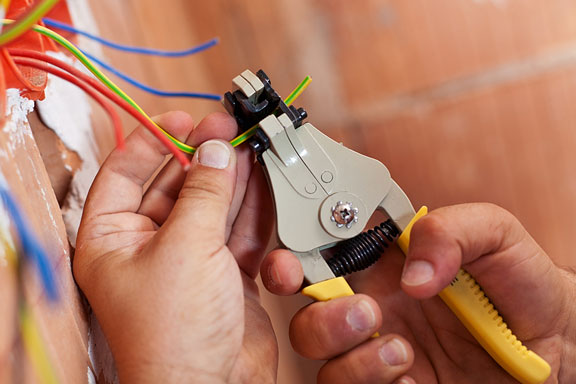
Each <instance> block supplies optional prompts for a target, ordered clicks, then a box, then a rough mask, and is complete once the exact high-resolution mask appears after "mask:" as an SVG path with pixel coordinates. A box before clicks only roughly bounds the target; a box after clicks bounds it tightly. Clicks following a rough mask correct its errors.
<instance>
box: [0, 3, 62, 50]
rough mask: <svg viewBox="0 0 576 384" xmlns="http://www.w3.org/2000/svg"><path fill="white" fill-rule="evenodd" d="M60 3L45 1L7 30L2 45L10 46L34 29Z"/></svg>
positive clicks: (0, 43)
mask: <svg viewBox="0 0 576 384" xmlns="http://www.w3.org/2000/svg"><path fill="white" fill-rule="evenodd" d="M58 1H59V0H44V1H43V2H42V3H40V4H39V5H38V6H36V7H35V8H33V9H32V10H31V11H30V13H28V14H27V15H25V16H24V18H23V19H21V20H20V21H18V22H17V23H15V24H13V26H12V27H11V28H7V29H6V31H4V33H2V34H0V45H6V44H8V43H9V42H11V41H13V40H14V39H16V38H18V37H19V36H21V35H22V34H23V33H25V32H26V31H28V30H29V29H30V28H32V26H33V25H34V24H35V23H36V22H37V21H38V20H40V19H41V18H42V17H43V16H44V15H45V14H47V13H48V11H50V10H51V9H52V8H53V7H54V6H55V5H56V3H57V2H58Z"/></svg>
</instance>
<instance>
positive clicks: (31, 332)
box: [0, 233, 59, 384]
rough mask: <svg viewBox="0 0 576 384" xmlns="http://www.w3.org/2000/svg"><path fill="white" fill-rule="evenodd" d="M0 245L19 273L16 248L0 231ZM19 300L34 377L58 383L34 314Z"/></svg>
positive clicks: (19, 309)
mask: <svg viewBox="0 0 576 384" xmlns="http://www.w3.org/2000/svg"><path fill="white" fill-rule="evenodd" d="M0 247H2V248H3V249H4V254H5V255H6V260H7V261H8V265H9V266H10V267H11V269H12V270H13V271H15V273H19V269H20V268H19V260H18V256H17V253H16V250H15V249H14V246H13V245H12V242H11V241H9V240H8V239H7V238H6V236H5V234H4V233H0ZM19 279H21V277H19ZM19 284H21V282H20V283H19ZM19 301H20V302H19V305H18V320H19V324H20V336H21V337H22V344H23V346H24V349H25V350H26V353H27V354H28V357H29V359H30V362H31V364H32V367H33V368H34V371H35V373H36V377H37V378H38V379H39V382H40V383H42V384H58V383H59V380H58V377H57V375H56V371H55V369H54V366H53V365H52V363H51V360H50V355H49V353H48V348H47V347H46V345H45V343H44V340H43V338H42V335H41V333H40V329H39V327H38V324H37V323H36V321H35V319H34V315H33V314H32V312H31V310H30V307H29V305H28V303H27V302H26V299H23V298H20V300H19Z"/></svg>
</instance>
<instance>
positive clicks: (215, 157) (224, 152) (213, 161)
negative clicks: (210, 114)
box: [198, 140, 230, 169]
mask: <svg viewBox="0 0 576 384" xmlns="http://www.w3.org/2000/svg"><path fill="white" fill-rule="evenodd" d="M198 162H199V163H200V164H202V165H204V166H206V167H210V168H217V169H224V168H226V167H227V166H228V163H229V162H230V150H229V149H228V147H227V146H226V144H224V143H222V142H220V141H217V140H210V141H207V142H205V143H204V144H202V145H201V146H200V148H198Z"/></svg>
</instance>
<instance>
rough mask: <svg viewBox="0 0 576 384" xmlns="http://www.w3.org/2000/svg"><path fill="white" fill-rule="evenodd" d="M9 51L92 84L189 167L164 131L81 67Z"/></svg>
mask: <svg viewBox="0 0 576 384" xmlns="http://www.w3.org/2000/svg"><path fill="white" fill-rule="evenodd" d="M9 52H10V53H11V54H14V55H22V56H26V57H31V58H34V59H36V60H42V61H36V60H30V61H26V60H25V59H22V58H18V57H15V58H14V60H15V61H16V62H17V63H22V64H25V65H30V66H34V67H36V68H43V69H44V70H46V71H47V72H50V73H52V74H53V75H55V76H58V77H62V78H63V79H64V80H67V81H70V82H72V83H74V84H75V85H78V86H79V87H82V89H86V88H85V87H86V85H90V86H91V87H92V88H95V89H96V90H97V91H99V92H100V93H102V94H103V95H104V96H106V97H107V98H108V99H110V100H111V101H112V102H114V103H115V104H117V105H118V106H119V107H120V108H122V109H124V110H125V111H126V112H128V113H129V114H130V115H131V116H133V117H134V118H135V119H136V120H138V121H139V122H140V123H141V124H142V125H143V126H144V127H145V128H147V129H148V130H149V131H151V132H152V134H154V136H156V138H158V139H159V140H160V142H161V143H162V144H164V145H165V146H166V147H167V148H168V149H170V151H171V152H172V154H173V155H174V157H176V158H177V159H178V161H179V162H180V164H182V166H183V167H184V168H185V169H187V168H188V167H189V166H190V161H189V160H188V158H187V157H186V156H185V155H184V153H183V152H181V151H179V150H178V148H177V147H176V146H175V145H174V143H172V142H171V141H170V140H169V139H168V138H167V137H166V136H165V135H163V134H162V132H160V131H159V130H158V129H157V128H156V126H155V125H153V124H151V123H150V121H149V120H147V119H146V118H145V117H144V116H143V115H142V114H141V113H139V112H138V111H137V110H136V109H135V108H134V107H132V106H131V105H130V104H128V103H127V102H126V101H125V100H124V99H122V98H121V97H119V96H118V95H116V94H115V93H113V92H112V91H111V90H110V89H108V88H106V87H105V86H104V85H102V84H101V83H99V82H98V81H97V80H96V79H94V78H92V77H90V76H88V75H87V74H85V73H83V72H82V71H80V70H79V69H77V68H74V67H73V66H72V65H70V64H68V63H65V62H63V61H61V60H58V59H56V58H54V57H51V56H48V55H46V54H44V53H40V52H35V51H28V50H18V49H10V50H9ZM24 61H25V62H24ZM45 63H50V64H52V65H54V66H56V67H58V68H60V69H62V70H63V71H62V70H58V69H57V68H54V67H49V66H48V67H47V66H45ZM64 71H66V72H64ZM80 84H82V85H80Z"/></svg>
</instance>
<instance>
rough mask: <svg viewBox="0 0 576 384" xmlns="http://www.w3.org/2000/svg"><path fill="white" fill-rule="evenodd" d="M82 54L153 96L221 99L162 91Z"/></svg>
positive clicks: (88, 55)
mask: <svg viewBox="0 0 576 384" xmlns="http://www.w3.org/2000/svg"><path fill="white" fill-rule="evenodd" d="M82 52H83V53H84V55H86V57H87V58H88V59H90V60H92V62H94V63H96V64H98V65H99V66H101V67H102V68H104V69H105V70H107V71H108V72H110V73H113V74H114V75H116V76H118V77H119V78H121V79H122V80H124V81H125V82H127V83H129V84H132V85H133V86H135V87H136V88H139V89H141V90H143V91H145V92H148V93H151V94H153V95H155V96H161V97H190V98H195V99H207V100H216V101H220V100H222V97H221V96H220V95H216V94H213V93H200V92H174V91H163V90H161V89H157V88H152V87H151V86H149V85H146V84H144V83H141V82H140V81H138V80H136V79H134V78H133V77H130V76H128V75H127V74H125V73H123V72H120V71H119V70H118V69H116V68H114V67H113V66H111V65H110V64H107V63H105V62H103V61H102V60H100V59H98V58H96V57H95V56H93V55H91V54H89V53H87V52H84V51H82Z"/></svg>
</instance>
